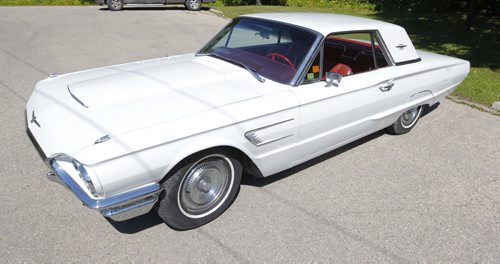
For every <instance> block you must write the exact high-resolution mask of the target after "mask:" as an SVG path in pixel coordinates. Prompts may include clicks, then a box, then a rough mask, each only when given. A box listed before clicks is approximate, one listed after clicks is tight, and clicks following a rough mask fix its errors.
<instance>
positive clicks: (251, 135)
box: [245, 118, 294, 147]
mask: <svg viewBox="0 0 500 264" xmlns="http://www.w3.org/2000/svg"><path fill="white" fill-rule="evenodd" d="M293 120H294V118H290V119H287V120H283V121H280V122H277V123H274V124H270V125H267V126H263V127H259V128H256V129H253V130H250V131H248V132H245V138H246V139H248V141H250V142H251V143H252V144H254V145H255V146H257V147H260V146H262V145H266V144H269V143H272V142H275V141H278V140H281V139H285V138H287V137H291V136H293V134H289V135H286V136H281V137H277V138H273V139H268V140H265V141H264V140H263V139H262V138H260V137H259V135H258V133H257V131H259V130H262V129H266V128H270V127H273V126H277V125H280V124H283V123H286V122H290V121H293Z"/></svg>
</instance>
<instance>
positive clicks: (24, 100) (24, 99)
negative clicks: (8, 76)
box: [0, 81, 28, 104]
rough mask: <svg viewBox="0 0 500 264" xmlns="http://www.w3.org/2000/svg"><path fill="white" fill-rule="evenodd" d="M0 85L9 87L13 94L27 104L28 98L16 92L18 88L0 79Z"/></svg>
mask: <svg viewBox="0 0 500 264" xmlns="http://www.w3.org/2000/svg"><path fill="white" fill-rule="evenodd" d="M0 85H2V86H3V87H5V89H7V91H8V92H10V93H11V94H13V95H14V96H15V97H16V98H17V99H19V100H20V101H21V102H23V103H25V104H26V102H27V101H28V99H26V98H24V97H23V96H22V95H21V94H20V93H18V92H16V90H14V89H12V88H11V87H10V86H8V85H7V84H5V83H4V82H2V81H0Z"/></svg>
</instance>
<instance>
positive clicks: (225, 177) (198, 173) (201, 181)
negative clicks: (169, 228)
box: [179, 155, 234, 217]
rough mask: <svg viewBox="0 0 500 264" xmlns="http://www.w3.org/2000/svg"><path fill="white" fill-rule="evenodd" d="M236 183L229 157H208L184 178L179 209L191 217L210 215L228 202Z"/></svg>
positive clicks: (192, 168) (193, 167) (180, 191)
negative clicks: (227, 198)
mask: <svg viewBox="0 0 500 264" xmlns="http://www.w3.org/2000/svg"><path fill="white" fill-rule="evenodd" d="M233 179H234V169H233V166H232V164H231V162H230V160H229V159H228V158H227V157H225V156H222V155H211V156H208V157H205V158H204V159H202V160H200V161H198V162H197V163H195V164H194V165H193V166H192V167H191V168H190V169H189V170H188V172H187V173H186V175H185V176H184V179H183V180H182V182H181V186H180V188H179V205H180V207H179V208H180V209H181V211H182V212H183V213H184V214H185V215H187V216H189V217H203V216H204V215H207V214H210V213H211V212H213V211H214V210H216V209H217V208H218V207H219V206H220V205H221V204H222V203H223V202H224V200H225V199H226V197H227V195H228V193H229V190H230V189H231V186H232V183H233Z"/></svg>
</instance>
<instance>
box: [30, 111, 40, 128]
mask: <svg viewBox="0 0 500 264" xmlns="http://www.w3.org/2000/svg"><path fill="white" fill-rule="evenodd" d="M30 123H31V124H35V125H37V126H38V127H42V126H40V123H38V121H36V116H35V110H33V112H31V120H30Z"/></svg>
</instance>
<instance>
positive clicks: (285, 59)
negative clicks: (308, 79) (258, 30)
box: [266, 53, 297, 71]
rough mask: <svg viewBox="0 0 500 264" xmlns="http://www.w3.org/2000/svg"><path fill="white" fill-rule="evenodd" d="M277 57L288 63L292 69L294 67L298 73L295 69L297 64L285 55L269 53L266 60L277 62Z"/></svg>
mask: <svg viewBox="0 0 500 264" xmlns="http://www.w3.org/2000/svg"><path fill="white" fill-rule="evenodd" d="M276 57H279V58H281V59H283V60H284V61H286V63H288V65H290V67H292V69H294V70H295V71H297V69H296V68H295V64H293V62H292V61H291V60H290V59H289V58H287V57H286V56H285V55H283V54H281V53H269V54H267V55H266V58H270V59H271V60H276Z"/></svg>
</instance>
